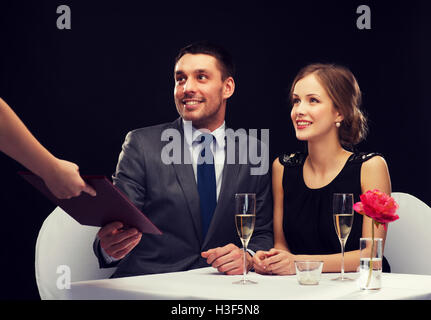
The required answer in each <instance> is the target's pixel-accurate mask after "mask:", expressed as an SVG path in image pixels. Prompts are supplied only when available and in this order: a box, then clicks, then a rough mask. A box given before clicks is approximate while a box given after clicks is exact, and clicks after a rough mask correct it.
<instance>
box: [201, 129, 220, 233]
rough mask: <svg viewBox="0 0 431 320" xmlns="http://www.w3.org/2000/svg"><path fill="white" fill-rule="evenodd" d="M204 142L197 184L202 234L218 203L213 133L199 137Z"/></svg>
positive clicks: (205, 231) (205, 230) (206, 230)
mask: <svg viewBox="0 0 431 320" xmlns="http://www.w3.org/2000/svg"><path fill="white" fill-rule="evenodd" d="M198 139H200V140H198V142H199V143H203V144H202V151H201V152H200V155H199V157H198V164H197V184H198V192H199V200H200V207H201V217H202V236H203V239H205V236H206V234H207V232H208V228H209V225H210V223H211V219H212V217H213V214H214V211H215V208H216V205H217V185H216V177H215V169H214V156H213V154H212V152H211V149H210V146H211V143H212V141H213V140H214V136H213V135H211V134H202V135H200V136H199V137H198Z"/></svg>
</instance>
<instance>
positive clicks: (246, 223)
mask: <svg viewBox="0 0 431 320" xmlns="http://www.w3.org/2000/svg"><path fill="white" fill-rule="evenodd" d="M255 221H256V194H255V193H237V194H235V225H236V230H237V232H238V236H239V238H240V239H241V242H242V247H243V253H244V270H243V274H242V279H241V280H239V281H236V282H234V284H255V283H257V282H255V281H251V280H248V279H247V278H246V274H247V264H246V261H247V259H246V252H247V245H248V242H249V241H250V238H251V235H252V234H253V231H254V223H255Z"/></svg>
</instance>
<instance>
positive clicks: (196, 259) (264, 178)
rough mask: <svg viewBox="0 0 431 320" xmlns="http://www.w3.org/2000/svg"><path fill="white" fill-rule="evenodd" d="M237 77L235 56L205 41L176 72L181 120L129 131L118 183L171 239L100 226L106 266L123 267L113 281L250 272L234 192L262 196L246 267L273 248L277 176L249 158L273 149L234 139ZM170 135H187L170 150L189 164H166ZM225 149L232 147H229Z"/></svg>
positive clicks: (182, 57)
mask: <svg viewBox="0 0 431 320" xmlns="http://www.w3.org/2000/svg"><path fill="white" fill-rule="evenodd" d="M233 73H234V66H233V62H232V59H231V57H230V55H229V54H228V53H227V52H226V51H225V50H224V49H223V48H221V47H219V46H217V45H214V44H210V43H207V42H201V43H195V44H192V45H189V46H187V47H185V48H183V49H181V50H180V52H179V54H178V56H177V58H176V62H175V69H174V77H175V88H174V100H175V104H176V108H177V111H178V113H179V114H180V118H178V119H177V120H175V121H174V122H172V123H165V124H161V125H156V126H152V127H146V128H141V129H137V130H133V131H131V132H129V133H128V134H127V136H126V139H125V142H124V144H123V147H122V152H121V154H120V156H119V161H118V164H117V168H116V172H115V174H114V175H113V182H114V184H115V185H116V186H117V187H118V188H119V189H120V190H122V191H123V192H124V193H125V194H126V195H127V196H128V197H129V199H130V200H131V201H132V202H133V203H134V204H135V205H136V206H137V207H138V208H139V209H140V210H141V211H142V212H144V213H145V214H146V215H147V216H148V218H149V219H150V220H151V221H152V222H153V223H154V224H155V225H156V226H157V227H158V228H159V229H160V230H161V231H162V233H163V234H162V235H151V234H141V233H139V232H138V230H136V229H135V228H129V229H125V228H123V224H122V223H121V222H113V223H110V224H108V225H106V226H104V227H102V228H101V229H100V231H99V233H98V237H97V239H96V241H95V246H94V248H95V253H96V255H97V256H98V258H99V262H100V265H101V266H102V267H110V266H115V265H116V266H117V270H116V272H115V273H114V275H113V277H123V276H133V275H139V274H150V273H163V272H174V271H184V270H189V269H194V268H200V267H206V266H208V265H212V266H213V267H214V268H217V269H218V270H219V271H220V272H224V273H225V274H242V272H243V268H244V267H243V265H244V261H243V253H242V249H241V247H242V245H241V242H240V240H239V237H238V234H237V232H236V228H235V220H234V218H235V213H236V212H235V200H234V197H235V193H256V224H255V230H254V233H253V236H252V238H251V240H250V242H249V246H248V248H249V249H250V250H249V252H248V253H247V255H246V256H247V257H246V260H247V261H246V262H247V263H246V268H247V269H250V268H251V267H252V255H253V253H254V252H256V251H257V250H268V249H270V248H271V247H272V245H273V236H272V198H271V187H270V177H269V174H268V172H264V173H262V174H257V175H253V174H251V169H252V167H253V164H252V163H250V161H247V159H246V161H244V154H245V153H244V152H242V151H244V150H247V151H248V153H249V152H250V151H251V150H250V149H247V146H253V145H256V146H257V148H258V149H259V150H260V151H261V154H263V151H262V150H263V149H262V148H266V146H264V145H262V144H259V143H252V142H258V141H257V140H256V139H254V138H252V137H249V136H246V140H243V139H242V137H241V138H240V139H238V137H235V136H232V135H230V136H229V135H227V134H226V131H227V130H228V129H226V128H225V112H226V102H227V100H228V99H229V97H231V96H232V94H233V93H234V90H235V82H234V79H233ZM172 132H174V133H178V136H179V137H181V139H180V141H181V147H180V148H177V149H174V148H172V150H171V151H175V150H181V151H182V154H181V157H180V160H181V161H179V162H178V161H173V162H172V163H166V159H164V158H166V154H167V153H166V148H167V147H169V144H172V143H174V142H178V141H172V138H173V137H175V135H172V136H171V140H168V139H165V138H166V136H167V133H172ZM168 135H169V134H168ZM203 137H204V138H203ZM235 138H237V139H235ZM253 139H254V140H253ZM202 141H203V142H204V143H202ZM227 144H231V145H234V148H226V145H227ZM227 150H231V151H232V150H234V152H235V155H234V156H235V157H233V158H232V157H230V158H231V159H235V161H233V163H232V161H230V162H229V161H226V159H228V158H229V157H228V155H227V154H226V153H227ZM259 150H257V151H259ZM231 151H229V152H231ZM255 151H256V150H255ZM241 154H242V161H241V159H239V158H241ZM203 157H204V161H202V159H203ZM208 159H210V161H207V160H208ZM267 160H268V159H265V160H264V161H267ZM207 162H208V163H207Z"/></svg>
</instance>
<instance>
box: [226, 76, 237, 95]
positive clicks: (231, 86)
mask: <svg viewBox="0 0 431 320" xmlns="http://www.w3.org/2000/svg"><path fill="white" fill-rule="evenodd" d="M234 91H235V81H234V80H233V78H232V77H228V78H227V79H226V80H224V82H223V98H224V99H228V98H230V97H231V96H232V95H233V93H234Z"/></svg>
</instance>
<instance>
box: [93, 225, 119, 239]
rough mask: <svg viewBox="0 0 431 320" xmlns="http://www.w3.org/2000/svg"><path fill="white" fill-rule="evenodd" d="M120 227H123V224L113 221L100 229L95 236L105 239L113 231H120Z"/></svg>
mask: <svg viewBox="0 0 431 320" xmlns="http://www.w3.org/2000/svg"><path fill="white" fill-rule="evenodd" d="M122 227H124V224H123V223H122V222H120V221H114V222H111V223H108V224H107V225H106V226H104V227H102V228H101V229H100V230H99V232H98V233H97V235H98V236H99V238H103V237H106V236H107V235H110V234H112V233H114V231H117V230H118V229H121V228H122Z"/></svg>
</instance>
